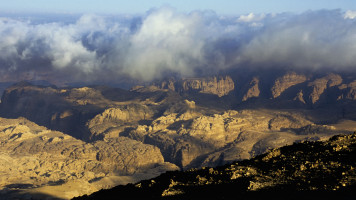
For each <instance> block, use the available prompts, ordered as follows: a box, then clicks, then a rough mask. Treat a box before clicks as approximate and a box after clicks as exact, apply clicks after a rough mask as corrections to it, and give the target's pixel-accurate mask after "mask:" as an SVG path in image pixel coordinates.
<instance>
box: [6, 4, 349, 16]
mask: <svg viewBox="0 0 356 200" xmlns="http://www.w3.org/2000/svg"><path fill="white" fill-rule="evenodd" d="M161 6H171V7H174V8H176V9H177V10H178V11H180V12H191V11H194V10H213V11H215V12H217V13H218V14H222V15H234V14H246V13H251V12H254V13H279V12H304V11H307V10H320V9H342V10H356V3H355V1H354V0H248V1H245V0H219V1H217V0H171V1H167V0H166V1H163V0H132V1H127V0H0V12H30V13H33V12H35V13H53V12H55V13H74V14H78V13H79V14H80V13H96V14H141V13H144V12H146V11H147V10H150V9H151V8H158V7H161Z"/></svg>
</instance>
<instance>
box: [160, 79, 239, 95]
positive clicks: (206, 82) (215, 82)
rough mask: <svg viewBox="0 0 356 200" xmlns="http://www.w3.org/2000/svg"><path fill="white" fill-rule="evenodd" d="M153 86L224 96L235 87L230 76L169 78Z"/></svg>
mask: <svg viewBox="0 0 356 200" xmlns="http://www.w3.org/2000/svg"><path fill="white" fill-rule="evenodd" d="M154 86H155V87H158V88H160V89H168V90H172V91H176V92H199V93H203V94H213V95H217V96H218V97H222V96H226V95H228V94H229V93H230V92H231V91H233V90H234V89H235V85H234V81H233V80H232V78H231V77H230V76H219V77H216V76H214V77H208V78H185V79H181V80H174V79H170V80H167V81H162V82H160V83H156V84H154Z"/></svg>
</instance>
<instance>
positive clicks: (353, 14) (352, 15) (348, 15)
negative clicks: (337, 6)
mask: <svg viewBox="0 0 356 200" xmlns="http://www.w3.org/2000/svg"><path fill="white" fill-rule="evenodd" d="M344 18H345V19H355V18H356V11H352V10H348V11H346V13H345V15H344Z"/></svg>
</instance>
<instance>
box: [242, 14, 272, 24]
mask: <svg viewBox="0 0 356 200" xmlns="http://www.w3.org/2000/svg"><path fill="white" fill-rule="evenodd" d="M265 17H266V15H265V14H259V15H256V14H254V13H250V14H248V15H241V16H240V17H239V18H238V19H237V21H238V22H256V21H261V20H263V19H264V18H265Z"/></svg>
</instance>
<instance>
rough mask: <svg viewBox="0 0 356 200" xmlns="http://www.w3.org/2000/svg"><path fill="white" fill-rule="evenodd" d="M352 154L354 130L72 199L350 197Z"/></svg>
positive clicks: (354, 185) (355, 176) (354, 181)
mask: <svg viewBox="0 0 356 200" xmlns="http://www.w3.org/2000/svg"><path fill="white" fill-rule="evenodd" d="M355 155H356V134H355V133H354V134H350V135H342V136H334V137H332V138H331V139H330V140H328V141H325V142H301V143H297V144H293V145H291V146H285V147H282V148H277V149H272V150H270V151H269V152H268V153H266V154H263V155H260V156H257V157H254V158H253V159H250V160H244V161H239V162H233V163H231V164H227V165H224V166H220V167H217V168H209V167H207V168H202V169H190V170H187V171H174V172H167V173H164V174H162V175H160V176H158V177H156V178H154V179H149V180H145V181H141V182H138V183H135V184H128V185H126V186H117V187H114V188H112V189H109V190H101V191H99V192H96V193H94V194H92V195H90V196H82V197H78V198H74V199H76V200H77V199H115V198H117V197H120V196H129V197H130V198H133V199H136V198H137V199H139V198H144V199H198V198H199V199H236V198H239V199H261V198H273V199H302V198H303V199H335V198H337V199H353V198H354V197H355V194H356V191H355V189H356V171H355V168H356V157H355Z"/></svg>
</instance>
